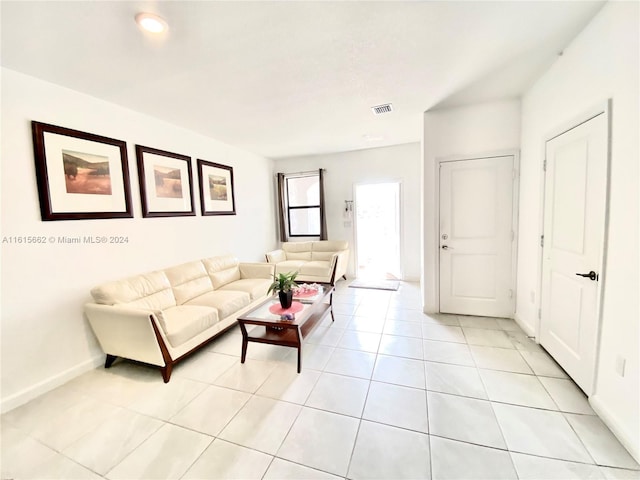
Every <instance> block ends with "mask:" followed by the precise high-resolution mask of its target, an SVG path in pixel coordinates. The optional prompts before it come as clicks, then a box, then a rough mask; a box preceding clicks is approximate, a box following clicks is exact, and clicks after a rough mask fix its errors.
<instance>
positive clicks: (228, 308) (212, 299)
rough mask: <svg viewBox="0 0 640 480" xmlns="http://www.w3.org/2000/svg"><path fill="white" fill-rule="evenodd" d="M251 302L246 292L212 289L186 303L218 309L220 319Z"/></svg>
mask: <svg viewBox="0 0 640 480" xmlns="http://www.w3.org/2000/svg"><path fill="white" fill-rule="evenodd" d="M249 303H251V296H250V295H249V294H248V293H247V292H239V291H232V290H214V291H213V292H209V293H205V294H204V295H200V296H199V297H196V298H194V299H192V300H189V301H188V302H187V305H203V306H207V307H213V308H215V309H217V310H218V316H219V317H220V319H221V320H222V319H223V318H227V317H228V316H229V315H231V314H233V313H235V312H237V311H238V310H240V309H241V308H243V307H246V306H247V305H249Z"/></svg>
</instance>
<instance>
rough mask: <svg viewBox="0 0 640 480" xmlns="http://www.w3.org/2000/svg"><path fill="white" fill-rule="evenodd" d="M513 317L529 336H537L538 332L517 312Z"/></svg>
mask: <svg viewBox="0 0 640 480" xmlns="http://www.w3.org/2000/svg"><path fill="white" fill-rule="evenodd" d="M513 319H514V320H515V322H516V323H517V324H518V326H519V327H520V328H521V329H522V330H523V331H524V333H526V334H527V336H528V337H535V335H536V332H535V331H534V330H533V329H532V328H531V327H530V326H529V325H527V324H526V323H524V322H523V321H522V320H520V317H519V316H518V315H517V314H516V315H514V316H513Z"/></svg>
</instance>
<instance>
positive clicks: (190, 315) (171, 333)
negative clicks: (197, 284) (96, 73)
mask: <svg viewBox="0 0 640 480" xmlns="http://www.w3.org/2000/svg"><path fill="white" fill-rule="evenodd" d="M156 318H157V319H158V321H159V322H160V327H161V328H162V330H163V331H164V334H165V335H166V336H167V339H168V340H169V343H171V345H172V346H173V347H178V346H180V345H182V344H183V343H184V342H186V341H188V340H190V339H192V338H193V337H195V336H196V335H198V334H199V333H202V332H204V331H205V330H206V329H207V328H209V327H212V326H213V325H215V324H216V323H218V321H219V317H218V312H217V310H216V309H215V308H211V307H202V306H195V305H194V306H191V305H178V306H176V307H172V308H167V309H166V310H162V311H159V312H156Z"/></svg>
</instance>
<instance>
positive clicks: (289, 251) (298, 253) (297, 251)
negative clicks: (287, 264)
mask: <svg viewBox="0 0 640 480" xmlns="http://www.w3.org/2000/svg"><path fill="white" fill-rule="evenodd" d="M311 243H312V242H287V243H283V244H282V250H284V252H285V254H286V256H287V260H307V261H308V260H311Z"/></svg>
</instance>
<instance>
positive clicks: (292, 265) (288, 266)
mask: <svg viewBox="0 0 640 480" xmlns="http://www.w3.org/2000/svg"><path fill="white" fill-rule="evenodd" d="M305 263H307V262H306V261H305V260H286V261H284V262H279V263H276V273H289V272H298V271H300V267H301V266H302V265H304V264H305Z"/></svg>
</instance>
